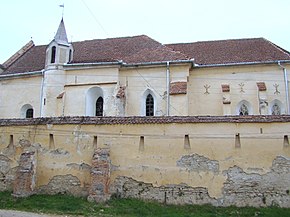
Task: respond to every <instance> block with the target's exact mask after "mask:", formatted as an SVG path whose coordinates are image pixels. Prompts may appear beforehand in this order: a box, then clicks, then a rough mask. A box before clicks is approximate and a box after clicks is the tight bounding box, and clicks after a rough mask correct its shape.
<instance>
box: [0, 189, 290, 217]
mask: <svg viewBox="0 0 290 217" xmlns="http://www.w3.org/2000/svg"><path fill="white" fill-rule="evenodd" d="M0 209H12V210H21V211H29V212H36V213H51V214H62V215H63V214H68V215H81V216H148V217H149V216H170V217H180V216H181V217H182V216H188V217H190V216H194V217H195V216H196V217H197V216H198V217H203V216H204V217H205V216H234V217H237V216H241V217H242V216H271V217H272V216H274V217H275V216H277V217H278V216H279V217H283V216H290V208H278V207H264V208H254V207H243V208H240V207H233V206H231V207H214V206H211V205H202V206H199V205H184V206H175V205H164V204H159V203H156V202H148V201H141V200H136V199H119V198H114V199H111V200H110V201H108V202H106V203H103V204H96V203H92V202H88V201H87V200H86V198H78V197H73V196H69V195H32V196H30V197H28V198H14V197H13V196H12V195H11V192H8V191H5V192H0Z"/></svg>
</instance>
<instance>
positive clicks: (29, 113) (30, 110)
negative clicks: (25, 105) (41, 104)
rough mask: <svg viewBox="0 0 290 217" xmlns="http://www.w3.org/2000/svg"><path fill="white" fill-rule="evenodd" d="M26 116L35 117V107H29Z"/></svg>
mask: <svg viewBox="0 0 290 217" xmlns="http://www.w3.org/2000/svg"><path fill="white" fill-rule="evenodd" d="M25 116H26V118H33V108H29V109H27V110H26V115H25Z"/></svg>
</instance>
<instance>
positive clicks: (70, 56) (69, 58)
mask: <svg viewBox="0 0 290 217" xmlns="http://www.w3.org/2000/svg"><path fill="white" fill-rule="evenodd" d="M71 60H72V50H71V49H70V50H69V55H68V62H70V61H71Z"/></svg>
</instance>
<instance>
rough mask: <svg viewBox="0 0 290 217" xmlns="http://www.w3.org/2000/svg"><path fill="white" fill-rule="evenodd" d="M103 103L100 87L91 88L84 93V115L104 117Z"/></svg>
mask: <svg viewBox="0 0 290 217" xmlns="http://www.w3.org/2000/svg"><path fill="white" fill-rule="evenodd" d="M105 109H106V107H105V102H104V94H103V90H102V88H100V87H92V88H90V89H88V91H87V92H86V113H85V114H86V115H87V116H92V117H93V116H104V115H105V114H104V111H105Z"/></svg>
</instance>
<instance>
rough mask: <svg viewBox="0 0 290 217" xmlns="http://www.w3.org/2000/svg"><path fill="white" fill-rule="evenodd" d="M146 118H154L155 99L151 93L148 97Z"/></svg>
mask: <svg viewBox="0 0 290 217" xmlns="http://www.w3.org/2000/svg"><path fill="white" fill-rule="evenodd" d="M146 116H154V98H153V96H152V95H151V94H150V93H149V94H148V95H147V97H146Z"/></svg>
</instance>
